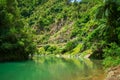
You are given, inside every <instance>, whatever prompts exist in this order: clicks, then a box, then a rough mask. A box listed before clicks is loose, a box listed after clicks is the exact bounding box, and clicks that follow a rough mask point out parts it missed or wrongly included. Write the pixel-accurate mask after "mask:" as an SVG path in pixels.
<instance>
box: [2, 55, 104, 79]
mask: <svg viewBox="0 0 120 80" xmlns="http://www.w3.org/2000/svg"><path fill="white" fill-rule="evenodd" d="M94 62H95V63H93V62H91V61H90V60H85V59H75V58H72V59H68V58H55V57H40V58H38V59H36V60H35V61H27V62H14V63H0V80H104V71H103V70H102V66H101V65H100V62H99V61H94Z"/></svg>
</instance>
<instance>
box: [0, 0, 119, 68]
mask: <svg viewBox="0 0 120 80" xmlns="http://www.w3.org/2000/svg"><path fill="white" fill-rule="evenodd" d="M119 3H120V1H119V0H81V1H80V2H77V0H75V1H74V2H71V0H0V10H1V11H0V57H4V58H5V59H9V58H8V56H9V57H11V58H10V59H14V58H15V57H16V56H17V55H18V57H17V58H18V59H19V58H23V57H26V58H28V55H29V54H33V53H36V52H35V51H36V44H37V49H38V52H39V54H43V55H48V54H62V55H66V54H69V55H73V56H83V57H85V56H86V55H88V54H91V56H90V58H97V59H104V62H103V63H104V65H105V66H106V67H109V66H114V65H118V64H119V62H120V55H119V50H120V23H119V22H120V4H119Z"/></svg>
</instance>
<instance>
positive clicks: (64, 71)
mask: <svg viewBox="0 0 120 80" xmlns="http://www.w3.org/2000/svg"><path fill="white" fill-rule="evenodd" d="M37 62H38V63H39V64H40V66H42V68H43V69H44V70H46V71H48V72H49V73H50V74H53V75H54V74H55V75H56V77H57V76H60V75H61V76H63V77H70V76H71V77H73V76H74V77H78V76H84V77H90V76H91V75H97V74H99V72H97V71H98V69H100V68H99V67H101V65H100V64H99V61H97V62H98V63H97V64H94V61H91V60H89V59H82V58H78V59H76V58H57V57H53V56H51V57H50V56H48V57H39V59H38V60H37ZM56 77H55V78H56Z"/></svg>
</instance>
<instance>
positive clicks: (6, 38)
mask: <svg viewBox="0 0 120 80" xmlns="http://www.w3.org/2000/svg"><path fill="white" fill-rule="evenodd" d="M17 4H18V3H17V1H16V0H0V61H11V60H12V61H14V60H26V59H28V58H29V57H28V56H29V54H33V53H35V48H36V47H35V44H34V42H33V39H32V38H33V34H32V32H31V31H32V30H31V29H29V27H27V26H25V23H24V22H23V20H22V18H21V17H20V12H19V8H18V7H17Z"/></svg>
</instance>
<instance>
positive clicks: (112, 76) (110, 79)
mask: <svg viewBox="0 0 120 80" xmlns="http://www.w3.org/2000/svg"><path fill="white" fill-rule="evenodd" d="M105 80H120V65H118V66H116V67H112V68H109V69H108V70H107V77H106V79H105Z"/></svg>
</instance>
